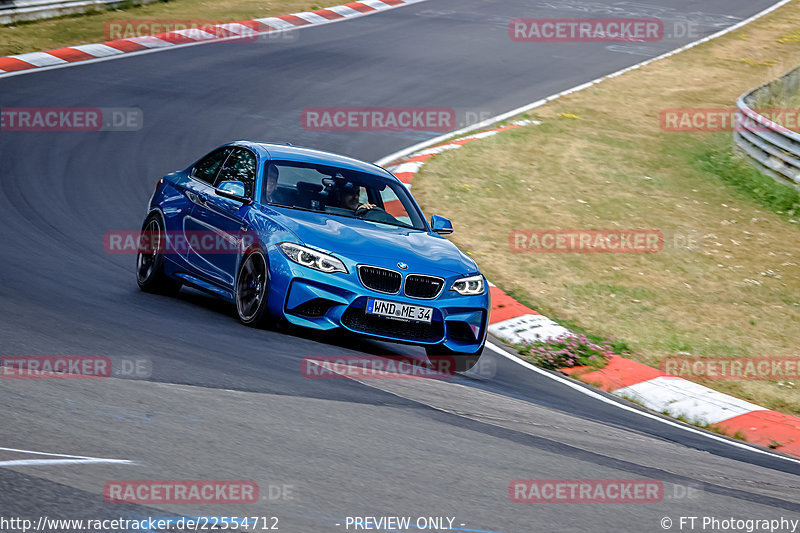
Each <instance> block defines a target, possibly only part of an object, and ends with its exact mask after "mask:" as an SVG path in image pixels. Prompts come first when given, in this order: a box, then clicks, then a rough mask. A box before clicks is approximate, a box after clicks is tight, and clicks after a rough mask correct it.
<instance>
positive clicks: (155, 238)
mask: <svg viewBox="0 0 800 533" xmlns="http://www.w3.org/2000/svg"><path fill="white" fill-rule="evenodd" d="M165 245H166V235H165V232H164V228H163V227H162V224H161V218H160V217H159V216H158V215H157V214H152V215H150V216H149V217H147V219H146V220H145V222H144V226H143V227H142V233H141V235H140V236H139V250H138V251H137V254H136V283H138V284H139V288H140V289H141V290H143V291H144V292H152V293H157V294H168V295H175V294H177V293H178V291H179V290H180V288H181V284H180V283H179V282H178V281H175V280H174V279H172V278H170V277H168V276H167V275H166V274H165V273H164V248H165Z"/></svg>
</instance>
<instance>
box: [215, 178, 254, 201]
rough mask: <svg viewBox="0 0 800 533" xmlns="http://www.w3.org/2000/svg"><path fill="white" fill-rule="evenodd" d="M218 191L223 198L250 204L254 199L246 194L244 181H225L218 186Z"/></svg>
mask: <svg viewBox="0 0 800 533" xmlns="http://www.w3.org/2000/svg"><path fill="white" fill-rule="evenodd" d="M216 193H217V194H218V195H220V196H222V197H223V198H228V199H230V200H235V201H237V202H241V203H243V204H250V203H252V201H251V200H250V198H247V197H246V196H245V189H244V183H242V182H241V181H223V182H221V183H220V184H219V186H218V187H217V188H216Z"/></svg>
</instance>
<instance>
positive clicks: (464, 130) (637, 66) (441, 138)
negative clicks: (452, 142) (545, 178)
mask: <svg viewBox="0 0 800 533" xmlns="http://www.w3.org/2000/svg"><path fill="white" fill-rule="evenodd" d="M791 1H792V0H780V1H779V2H778V3H776V4H774V5H772V6H770V7H768V8H767V9H765V10H763V11H760V12H758V13H756V14H755V15H753V16H752V17H750V18H747V19H745V20H743V21H741V22H738V23H736V24H734V25H733V26H731V27H729V28H725V29H724V30H721V31H718V32H717V33H714V34H712V35H709V36H708V37H704V38H702V39H700V40H697V41H694V42H691V43H689V44H687V45H684V46H681V47H680V48H676V49H675V50H672V51H670V52H667V53H665V54H661V55H660V56H657V57H653V58H651V59H647V60H645V61H642V62H641V63H637V64H635V65H633V66H630V67H626V68H624V69H622V70H618V71H616V72H613V73H611V74H608V75H606V76H602V77H600V78H597V79H594V80H592V81H589V82H586V83H583V84H581V85H578V86H577V87H573V88H571V89H567V90H566V91H561V92H560V93H557V94H554V95H552V96H548V97H547V98H543V99H541V100H537V101H536V102H533V103H531V104H527V105H524V106H522V107H518V108H516V109H512V110H511V111H508V112H506V113H502V114H500V115H496V116H494V117H491V118H487V119H486V120H483V121H481V122H478V123H476V124H472V125H470V126H467V127H465V128H461V129H460V130H455V131H452V132H450V133H445V134H444V135H440V136H438V137H434V138H433V139H430V140H427V141H423V142H421V143H417V144H415V145H413V146H409V147H408V148H404V149H402V150H398V151H397V152H395V153H393V154H389V155H387V156H385V157H382V158H381V159H379V160H377V161H375V164H376V165H378V166H381V167H383V166H385V165H387V164H389V163H391V162H392V161H395V160H397V159H400V158H401V157H405V156H407V155H409V154H412V153H414V152H416V151H417V150H422V149H423V148H427V147H429V146H432V145H434V144H439V143H441V142H443V141H445V140H447V139H449V138H451V137H453V136H456V135H462V134H464V133H469V132H471V131H475V130H479V129H483V128H486V127H488V126H491V125H492V124H495V123H497V122H502V121H503V120H506V119H509V118H511V117H515V116H517V115H519V114H520V113H525V112H526V111H530V110H532V109H536V108H537V107H541V106H543V105H544V104H546V103H547V102H551V101H553V100H556V99H558V98H561V97H562V96H566V95H568V94H572V93H576V92H578V91H582V90H584V89H586V88H588V87H591V86H592V85H596V84H598V83H600V82H602V81H604V80H607V79H609V78H616V77H617V76H620V75H622V74H624V73H626V72H630V71H631V70H636V69H640V68H642V67H644V66H646V65H649V64H650V63H653V62H655V61H660V60H662V59H666V58H668V57H670V56H673V55H675V54H679V53H680V52H684V51H686V50H689V49H690V48H694V47H695V46H698V45H701V44H703V43H707V42H708V41H711V40H713V39H716V38H717V37H722V36H723V35H725V34H727V33H730V32H732V31H736V30H738V29H739V28H741V27H742V26H745V25H747V24H749V23H751V22H753V21H754V20H757V19H759V18H761V17H763V16H764V15H767V14H769V13H772V12H773V11H775V10H776V9H778V8H781V7H783V6H785V5H786V4H788V3H789V2H791Z"/></svg>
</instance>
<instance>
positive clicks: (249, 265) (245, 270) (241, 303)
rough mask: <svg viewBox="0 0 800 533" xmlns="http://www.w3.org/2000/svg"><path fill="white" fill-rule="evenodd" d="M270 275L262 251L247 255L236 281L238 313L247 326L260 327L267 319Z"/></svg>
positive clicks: (240, 319)
mask: <svg viewBox="0 0 800 533" xmlns="http://www.w3.org/2000/svg"><path fill="white" fill-rule="evenodd" d="M268 288H269V275H268V272H267V260H266V259H265V258H264V254H263V253H262V252H261V251H255V252H252V253H249V254H247V255H246V256H245V257H244V259H242V264H241V266H240V267H239V277H238V278H237V280H236V313H237V314H238V316H239V321H240V322H241V323H242V324H244V325H245V326H251V327H259V326H261V325H263V324H264V322H265V321H266V317H267V289H268Z"/></svg>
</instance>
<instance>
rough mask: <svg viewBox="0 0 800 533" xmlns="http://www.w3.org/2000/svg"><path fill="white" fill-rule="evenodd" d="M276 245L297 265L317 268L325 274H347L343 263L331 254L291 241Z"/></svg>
mask: <svg viewBox="0 0 800 533" xmlns="http://www.w3.org/2000/svg"><path fill="white" fill-rule="evenodd" d="M278 246H279V247H280V249H281V251H282V252H283V253H284V255H286V257H288V258H289V259H291V260H292V261H294V262H295V263H297V264H298V265H303V266H304V267H308V268H313V269H314V270H319V271H320V272H325V273H327V274H332V273H333V272H344V273H345V274H347V268H346V267H345V266H344V263H342V262H341V261H339V260H338V259H336V258H335V257H333V256H332V255H328V254H324V253H322V252H318V251H317V250H313V249H311V248H307V247H305V246H300V245H299V244H294V243H291V242H282V243H280V244H279V245H278Z"/></svg>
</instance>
